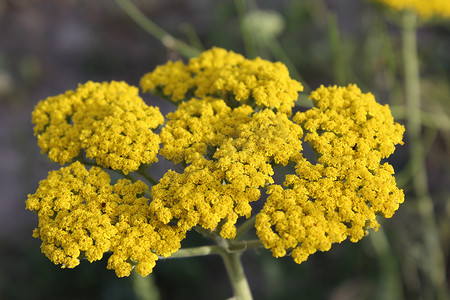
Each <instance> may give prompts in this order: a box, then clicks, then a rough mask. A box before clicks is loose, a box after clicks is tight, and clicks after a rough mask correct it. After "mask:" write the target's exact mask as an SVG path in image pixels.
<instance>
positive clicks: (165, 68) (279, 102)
mask: <svg viewBox="0 0 450 300" xmlns="http://www.w3.org/2000/svg"><path fill="white" fill-rule="evenodd" d="M140 86H141V88H142V90H143V91H144V92H153V93H157V92H160V93H162V94H163V95H164V96H166V97H169V98H170V99H171V100H172V101H175V102H177V101H181V100H189V99H191V97H193V96H195V97H198V98H204V97H207V96H212V97H218V98H221V99H223V100H225V101H226V102H227V105H229V106H231V107H235V106H237V105H241V104H248V105H250V106H257V107H259V108H271V109H277V110H279V111H282V112H286V113H288V112H290V110H291V108H292V107H293V106H294V102H295V101H296V100H297V97H298V92H300V91H302V90H303V86H302V85H301V84H300V83H299V82H298V81H296V80H293V79H291V78H290V76H289V72H288V69H287V68H286V66H285V65H283V64H282V63H273V62H269V61H267V60H263V59H261V58H256V59H254V60H248V59H245V58H244V57H243V56H242V55H240V54H236V53H234V52H232V51H226V50H224V49H221V48H212V49H211V50H207V51H205V52H203V53H202V54H201V55H200V56H199V57H197V58H192V59H190V60H189V62H188V64H184V63H183V62H181V61H177V62H168V63H167V64H165V65H162V66H158V67H157V68H156V69H155V70H154V71H153V72H150V73H148V74H145V75H144V76H143V77H142V79H141V83H140Z"/></svg>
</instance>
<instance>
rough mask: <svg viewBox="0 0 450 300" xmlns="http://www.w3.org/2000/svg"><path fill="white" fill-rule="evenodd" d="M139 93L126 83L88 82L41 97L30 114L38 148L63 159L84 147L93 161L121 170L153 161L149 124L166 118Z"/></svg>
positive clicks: (153, 126)
mask: <svg viewBox="0 0 450 300" xmlns="http://www.w3.org/2000/svg"><path fill="white" fill-rule="evenodd" d="M138 92H139V91H138V89H137V88H136V87H132V86H129V85H128V84H126V83H125V82H114V81H113V82H110V83H109V82H103V83H95V82H87V83H85V84H83V85H79V86H78V88H77V89H76V90H75V91H67V92H66V93H64V94H61V95H57V96H53V97H49V98H47V99H45V100H44V101H41V102H39V103H38V105H37V106H36V108H35V109H34V111H33V115H32V122H33V124H34V125H35V126H34V133H35V135H37V137H38V145H39V147H40V148H41V150H42V152H43V153H48V156H49V158H50V159H51V160H53V161H56V162H59V163H61V164H65V163H68V162H70V161H72V160H73V159H74V158H76V157H77V156H79V155H81V153H80V152H81V150H82V149H84V150H85V151H86V156H87V157H88V158H92V159H95V161H96V162H97V164H99V165H101V166H104V167H107V168H112V169H114V170H122V171H123V172H124V173H125V174H128V173H129V172H132V171H135V170H137V169H138V168H139V166H140V165H141V164H150V163H152V162H155V161H157V158H156V155H157V152H158V150H159V136H158V135H157V134H155V133H153V131H152V129H156V128H157V127H158V126H159V125H161V124H163V123H164V118H163V116H162V115H161V113H160V112H159V109H158V108H155V107H149V106H147V105H146V104H145V103H144V101H143V100H142V99H141V98H140V97H139V95H138Z"/></svg>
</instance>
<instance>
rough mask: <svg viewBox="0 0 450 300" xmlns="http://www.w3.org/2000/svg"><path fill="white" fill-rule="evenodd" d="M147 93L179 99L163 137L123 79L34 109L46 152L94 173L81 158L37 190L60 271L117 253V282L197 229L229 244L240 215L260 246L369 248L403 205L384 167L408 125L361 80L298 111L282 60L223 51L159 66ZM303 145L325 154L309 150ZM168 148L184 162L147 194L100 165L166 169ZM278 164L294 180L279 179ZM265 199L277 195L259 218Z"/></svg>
mask: <svg viewBox="0 0 450 300" xmlns="http://www.w3.org/2000/svg"><path fill="white" fill-rule="evenodd" d="M141 87H142V89H143V90H144V91H150V92H154V93H160V94H162V95H165V96H167V97H169V98H171V99H172V100H173V101H175V102H177V104H178V108H177V109H176V110H175V111H174V112H171V113H169V114H167V116H166V119H167V122H166V123H165V125H164V127H163V128H162V129H161V132H160V134H156V133H155V130H156V129H157V128H158V126H159V125H161V124H163V123H164V118H163V117H162V115H161V114H160V112H159V109H157V108H154V107H149V106H147V105H146V104H145V103H144V101H143V100H142V99H141V98H140V97H139V95H138V90H137V88H135V87H132V86H129V85H128V84H126V83H124V82H114V81H113V82H109V83H108V82H103V83H95V82H87V83H85V84H82V85H79V87H78V88H77V89H76V90H75V91H67V92H66V93H64V94H61V95H57V96H54V97H49V98H47V99H46V100H44V101H41V102H40V103H39V104H38V105H37V106H36V108H35V110H34V111H33V115H32V117H33V118H32V121H33V123H34V125H35V126H34V132H35V134H36V135H37V137H38V144H39V146H40V147H41V149H42V152H43V153H47V154H48V156H49V157H50V158H51V159H52V160H54V161H57V162H59V163H61V164H65V163H69V162H72V161H73V160H81V161H84V155H85V156H86V157H87V158H90V159H93V160H94V161H93V162H90V163H92V164H93V165H96V166H93V167H91V168H90V169H89V170H88V169H86V168H85V166H84V165H82V164H81V163H80V162H78V161H76V162H74V163H72V164H70V165H69V166H67V167H64V168H61V169H60V170H58V171H53V172H50V173H49V175H48V177H47V178H46V179H45V180H42V181H41V182H40V184H39V187H38V189H37V191H36V193H35V194H33V195H29V196H28V200H27V202H26V205H27V209H29V210H32V211H34V212H36V213H37V214H38V217H39V226H38V228H37V229H36V230H35V233H34V236H35V237H39V238H41V239H42V246H41V248H42V252H43V253H44V254H45V255H46V256H47V257H48V258H49V259H50V260H51V261H53V262H54V263H55V264H61V265H62V266H63V267H69V268H73V267H75V266H77V265H78V264H79V262H80V259H82V258H86V259H87V260H89V261H90V262H92V261H95V260H99V259H101V258H102V257H103V255H104V254H105V253H107V252H109V253H111V255H110V256H109V258H108V268H110V269H114V270H115V271H116V273H117V275H118V276H119V277H121V276H128V275H129V274H130V272H131V270H132V268H133V267H135V269H136V271H137V272H138V273H139V274H141V275H143V276H146V275H147V274H149V273H150V272H151V271H152V269H153V267H154V266H155V262H156V260H157V259H158V256H166V257H167V256H170V255H171V254H172V253H174V252H175V251H177V250H178V249H179V248H180V247H181V245H180V243H181V241H182V240H183V239H184V238H185V236H186V233H187V231H189V230H191V229H192V228H194V227H202V228H204V229H206V230H210V231H214V232H215V233H218V234H220V236H222V237H223V238H226V239H232V238H235V236H236V233H237V228H236V223H237V221H238V219H239V218H244V217H245V218H249V217H250V216H251V215H252V214H253V215H256V214H257V216H256V223H255V228H256V233H257V235H258V237H259V239H260V240H261V242H262V243H263V245H264V246H265V247H266V248H267V249H270V250H271V251H272V253H273V255H274V256H275V257H281V256H285V255H286V254H288V253H291V254H292V257H293V258H294V260H295V261H296V262H297V263H301V262H302V261H304V260H306V259H307V258H308V256H309V255H310V254H313V253H315V252H316V251H317V250H319V251H327V250H329V249H330V247H331V245H332V244H333V243H340V242H342V241H343V240H345V239H350V240H351V241H353V242H356V241H358V240H360V239H361V238H362V237H363V236H364V235H365V234H366V232H367V230H368V229H369V228H374V229H377V228H378V226H379V224H378V222H377V219H376V218H377V216H378V215H381V216H384V217H386V218H389V217H391V216H392V215H393V214H394V212H395V211H396V210H397V209H398V206H399V204H400V203H402V202H403V198H404V195H403V192H402V190H400V189H398V188H397V186H396V183H395V179H394V177H393V174H394V170H393V168H392V166H391V165H389V164H388V163H383V162H382V160H383V159H385V158H387V157H388V156H390V155H391V154H392V153H393V152H394V150H395V146H396V145H397V144H402V135H403V132H404V128H403V126H401V125H399V124H397V123H395V122H394V120H393V117H392V115H391V112H390V110H389V107H388V106H383V105H380V104H378V103H377V102H376V101H375V98H374V96H373V95H372V94H370V93H368V94H365V93H362V92H361V90H360V89H359V88H358V87H356V85H349V86H347V87H337V86H331V87H324V86H321V87H320V88H318V89H317V90H315V91H314V92H312V93H311V95H310V98H311V99H312V100H313V101H314V107H313V108H312V109H309V110H307V111H305V112H298V113H297V114H295V115H294V116H292V106H293V105H294V101H295V100H296V99H297V93H298V92H299V91H301V90H302V86H301V84H300V83H299V82H297V81H295V80H293V79H291V78H290V77H289V74H288V71H287V69H286V67H285V66H284V65H282V64H280V63H271V62H268V61H265V60H262V59H260V58H257V59H254V60H247V59H245V58H244V57H243V56H242V55H239V54H236V53H233V52H231V51H230V52H228V51H226V50H224V49H219V48H213V49H211V50H208V51H205V52H203V53H202V55H200V56H199V57H198V58H193V59H191V60H190V61H189V62H188V63H187V64H184V63H183V62H181V61H178V62H169V63H167V64H165V65H163V66H159V67H157V68H156V69H155V70H154V71H153V72H151V73H148V74H146V75H145V76H143V78H142V79H141ZM181 100H182V101H181ZM303 143H304V144H306V143H308V145H309V147H310V148H311V149H312V150H313V151H314V153H315V157H306V156H304V155H303ZM160 144H161V150H159V147H160ZM158 151H159V154H161V155H162V156H164V157H165V158H166V159H168V160H170V161H172V162H174V163H175V164H177V167H176V171H172V170H169V171H167V172H166V173H165V174H164V176H163V177H162V178H161V179H160V181H159V183H157V184H155V185H154V186H153V187H152V190H151V195H152V198H151V199H149V198H146V197H144V192H147V193H148V191H147V189H148V187H147V186H146V185H145V184H144V183H143V182H141V181H136V180H134V182H131V181H130V180H127V179H122V180H119V181H117V182H116V183H114V184H111V179H110V177H109V175H108V174H107V173H106V172H105V171H103V170H102V169H101V168H100V167H99V166H101V167H104V168H111V169H114V170H121V171H122V172H123V173H124V174H125V175H126V174H128V173H129V172H133V171H137V170H138V169H139V168H140V167H141V166H142V165H143V164H150V163H152V162H155V161H157V158H156V155H157V154H158ZM81 158H83V159H81ZM288 165H289V166H288ZM275 167H276V168H275ZM291 167H294V168H291ZM141 170H142V169H141ZM276 170H282V172H283V174H286V173H288V174H287V175H284V176H285V177H284V183H283V184H278V182H279V181H278V180H279V179H277V178H280V176H278V177H275V174H274V173H275V171H276ZM294 170H295V171H294ZM139 174H140V175H142V174H143V173H141V172H140V173H139ZM129 178H133V177H132V176H129ZM282 178H283V177H282ZM261 191H263V192H266V193H267V195H268V197H267V200H266V201H265V203H264V202H263V203H261V204H260V205H259V207H261V206H263V208H262V209H261V211H260V212H256V213H255V212H254V208H252V206H253V207H258V205H254V204H253V202H255V201H262V200H260V199H261V198H264V197H261Z"/></svg>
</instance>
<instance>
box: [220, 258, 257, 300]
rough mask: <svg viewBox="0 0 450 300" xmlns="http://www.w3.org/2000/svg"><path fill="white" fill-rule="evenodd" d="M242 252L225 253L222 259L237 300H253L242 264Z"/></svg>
mask: <svg viewBox="0 0 450 300" xmlns="http://www.w3.org/2000/svg"><path fill="white" fill-rule="evenodd" d="M241 254H242V253H241V252H224V253H222V255H221V256H222V259H223V262H224V264H225V268H226V269H227V272H228V277H229V278H230V281H231V285H232V287H233V291H234V296H235V299H236V300H251V299H253V297H252V293H251V291H250V287H249V285H248V282H247V277H246V276H245V273H244V268H243V267H242V262H241Z"/></svg>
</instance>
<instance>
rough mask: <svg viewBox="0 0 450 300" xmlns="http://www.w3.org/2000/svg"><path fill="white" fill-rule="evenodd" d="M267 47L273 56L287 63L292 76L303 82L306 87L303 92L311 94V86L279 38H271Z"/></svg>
mask: <svg viewBox="0 0 450 300" xmlns="http://www.w3.org/2000/svg"><path fill="white" fill-rule="evenodd" d="M267 47H268V48H269V50H270V52H271V53H272V55H273V57H274V58H275V59H276V60H279V61H281V62H283V63H284V64H285V65H286V67H287V68H288V70H289V73H290V74H292V77H293V78H294V79H297V80H298V81H300V82H301V84H302V85H303V87H304V90H303V92H304V93H308V94H309V92H311V88H310V86H309V85H308V84H307V83H306V81H305V80H304V79H303V77H302V75H300V73H299V72H298V71H297V69H296V68H295V66H294V64H293V63H292V61H291V59H290V58H289V55H287V53H286V51H285V50H284V48H283V47H282V46H281V44H280V43H279V42H278V40H277V39H276V38H275V37H274V38H271V39H270V40H269V42H268V43H267Z"/></svg>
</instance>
